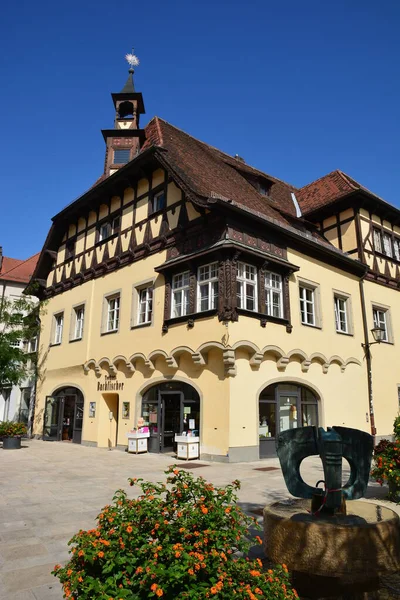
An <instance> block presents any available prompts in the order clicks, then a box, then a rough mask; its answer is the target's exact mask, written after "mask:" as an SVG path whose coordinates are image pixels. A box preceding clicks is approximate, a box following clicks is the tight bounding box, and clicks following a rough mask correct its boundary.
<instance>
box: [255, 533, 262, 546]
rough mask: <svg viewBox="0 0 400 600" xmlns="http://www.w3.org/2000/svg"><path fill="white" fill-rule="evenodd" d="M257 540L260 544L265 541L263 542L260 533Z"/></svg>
mask: <svg viewBox="0 0 400 600" xmlns="http://www.w3.org/2000/svg"><path fill="white" fill-rule="evenodd" d="M256 540H257V542H258V543H259V544H262V543H263V542H262V539H261V538H260V536H259V535H256Z"/></svg>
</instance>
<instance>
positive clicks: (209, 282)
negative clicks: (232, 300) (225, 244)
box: [196, 261, 219, 313]
mask: <svg viewBox="0 0 400 600" xmlns="http://www.w3.org/2000/svg"><path fill="white" fill-rule="evenodd" d="M214 265H215V267H216V274H215V276H214V277H210V276H209V277H208V278H207V279H202V280H201V281H200V270H201V269H204V268H206V267H208V268H209V270H210V272H211V267H213V266H214ZM218 271H219V269H218V261H213V262H209V263H206V264H202V265H199V266H198V267H197V278H196V284H197V285H196V292H197V301H196V308H197V310H196V312H197V313H202V312H207V311H210V310H215V309H217V308H218V301H219V281H218V279H219V278H218ZM215 284H216V287H217V293H216V294H215V292H214V289H213V288H214V285H215ZM205 286H207V289H208V306H207V308H205V309H204V310H202V308H201V302H202V298H201V291H200V290H201V288H202V287H205ZM210 304H214V306H210Z"/></svg>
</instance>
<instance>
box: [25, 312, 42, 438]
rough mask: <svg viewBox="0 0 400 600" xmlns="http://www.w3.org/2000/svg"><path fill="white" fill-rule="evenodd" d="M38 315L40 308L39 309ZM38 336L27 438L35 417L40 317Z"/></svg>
mask: <svg viewBox="0 0 400 600" xmlns="http://www.w3.org/2000/svg"><path fill="white" fill-rule="evenodd" d="M39 314H40V308H39ZM37 325H38V335H37V343H36V356H35V369H34V374H33V377H34V382H33V394H31V400H30V402H29V417H28V438H32V437H33V419H34V417H35V406H36V394H37V380H38V377H39V351H40V333H41V329H42V324H41V321H40V317H39V316H38V317H37Z"/></svg>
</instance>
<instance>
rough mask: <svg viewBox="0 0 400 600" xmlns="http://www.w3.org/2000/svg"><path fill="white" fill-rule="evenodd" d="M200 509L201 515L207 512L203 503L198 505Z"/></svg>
mask: <svg viewBox="0 0 400 600" xmlns="http://www.w3.org/2000/svg"><path fill="white" fill-rule="evenodd" d="M200 509H201V512H202V513H203V515H206V514H207V513H208V508H206V507H205V506H204V505H202V506H200Z"/></svg>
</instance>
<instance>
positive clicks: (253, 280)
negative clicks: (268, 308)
mask: <svg viewBox="0 0 400 600" xmlns="http://www.w3.org/2000/svg"><path fill="white" fill-rule="evenodd" d="M236 295H237V305H238V308H243V309H245V310H250V311H254V312H255V311H257V269H256V268H255V267H253V266H252V265H248V264H247V263H243V262H239V263H238V266H237V279H236Z"/></svg>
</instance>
